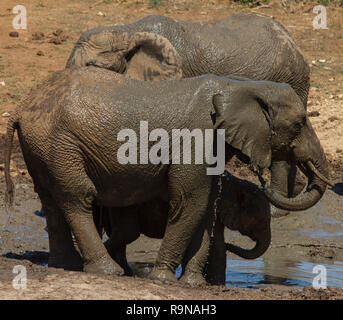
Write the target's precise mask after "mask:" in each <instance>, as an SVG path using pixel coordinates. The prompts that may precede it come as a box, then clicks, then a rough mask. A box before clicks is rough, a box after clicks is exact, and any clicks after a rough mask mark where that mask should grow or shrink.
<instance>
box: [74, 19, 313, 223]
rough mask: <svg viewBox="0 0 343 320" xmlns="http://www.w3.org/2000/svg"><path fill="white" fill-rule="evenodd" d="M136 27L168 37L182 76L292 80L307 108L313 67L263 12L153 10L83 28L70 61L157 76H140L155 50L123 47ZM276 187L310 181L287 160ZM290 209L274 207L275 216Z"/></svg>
mask: <svg viewBox="0 0 343 320" xmlns="http://www.w3.org/2000/svg"><path fill="white" fill-rule="evenodd" d="M137 32H149V33H155V34H158V35H161V36H163V37H164V38H166V39H168V40H169V41H170V43H171V45H172V46H173V47H174V48H175V49H176V51H177V52H178V53H179V55H180V57H181V61H182V73H183V77H186V78H187V77H194V76H199V75H202V74H210V73H211V74H216V75H219V76H227V75H235V76H241V77H246V78H249V79H255V80H270V81H275V82H284V83H288V84H289V85H291V87H292V88H293V89H294V90H295V92H296V93H297V94H298V95H299V97H300V98H301V101H302V102H303V104H304V106H305V109H306V106H307V98H308V92H309V86H310V69H309V66H308V64H307V62H306V60H305V58H304V56H303V54H302V52H301V50H300V49H299V47H298V46H297V45H296V43H295V41H294V39H293V37H292V35H291V33H290V32H289V31H288V30H287V29H286V27H285V26H283V25H282V24H281V23H280V22H278V21H275V20H274V19H271V18H269V17H266V16H263V15H258V14H246V13H241V14H235V15H231V16H229V17H227V18H224V19H222V20H220V21H216V22H187V21H180V20H175V19H172V18H169V17H164V16H159V15H151V16H147V17H145V18H143V19H141V20H139V21H137V22H134V23H132V24H128V25H123V26H110V27H98V28H94V29H91V30H88V31H85V32H84V33H82V35H81V36H80V38H79V40H78V42H77V44H76V45H75V47H74V49H73V51H72V53H71V55H70V57H69V60H68V63H67V66H72V65H77V66H85V65H96V66H99V67H102V68H109V69H111V70H114V71H116V72H124V73H127V74H130V75H134V77H135V78H137V79H144V80H149V79H150V80H153V79H154V80H158V79H157V78H156V77H152V72H150V73H149V75H150V76H147V73H146V72H145V73H144V77H142V76H141V75H142V72H141V71H140V70H141V69H144V68H145V69H146V68H148V69H149V68H150V66H151V65H152V64H151V63H150V62H151V61H152V60H154V61H156V59H155V58H154V57H156V55H154V54H153V53H151V50H150V53H149V54H148V55H146V54H145V53H144V51H146V50H145V49H144V46H143V47H141V49H139V50H138V51H137V52H136V49H132V46H131V47H130V48H128V49H125V50H124V49H123V48H124V47H125V48H126V41H127V39H128V38H133V37H135V34H136V33H137ZM122 37H124V40H122ZM147 56H149V59H146V57H147ZM142 57H143V58H142ZM133 60H134V61H133ZM140 60H141V63H139V64H140V65H143V68H140V69H137V70H134V68H132V67H131V66H132V65H135V64H136V61H140ZM157 60H158V59H157ZM144 63H146V64H147V67H144ZM153 64H155V63H153ZM167 65H168V64H167ZM152 69H153V68H152ZM169 78H170V77H169ZM293 174H295V176H294V178H292V177H293ZM294 179H296V181H294ZM272 187H273V188H274V189H275V190H277V191H278V192H280V193H281V194H283V195H284V196H287V197H295V196H297V195H298V193H297V192H296V190H295V189H299V192H301V191H302V189H304V187H305V181H304V179H303V178H302V176H301V175H300V174H299V171H298V172H297V168H296V167H295V165H294V164H290V163H286V162H284V161H282V162H280V163H279V164H278V166H274V167H273V169H272ZM288 213H289V212H288V211H283V210H280V209H277V210H275V208H273V210H272V215H273V216H282V215H287V214H288Z"/></svg>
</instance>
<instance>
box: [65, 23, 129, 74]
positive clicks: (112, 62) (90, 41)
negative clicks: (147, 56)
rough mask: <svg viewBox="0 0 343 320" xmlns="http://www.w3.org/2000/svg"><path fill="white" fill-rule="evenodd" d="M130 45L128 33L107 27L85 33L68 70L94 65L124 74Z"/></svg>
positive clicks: (77, 45) (68, 64)
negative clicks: (126, 55)
mask: <svg viewBox="0 0 343 320" xmlns="http://www.w3.org/2000/svg"><path fill="white" fill-rule="evenodd" d="M130 43H131V41H130V39H129V35H128V34H127V33H126V32H118V31H116V30H111V29H110V28H105V27H100V28H96V29H91V30H88V31H85V32H84V33H82V35H81V37H80V38H79V40H78V41H77V43H76V44H75V46H74V48H73V51H72V53H71V54H70V56H69V58H68V61H67V64H66V68H70V67H72V66H76V67H84V66H90V65H93V66H97V67H100V68H104V69H109V70H113V71H115V72H118V73H122V72H123V71H124V70H125V66H126V61H125V58H124V57H125V54H126V53H127V50H128V49H129V47H130Z"/></svg>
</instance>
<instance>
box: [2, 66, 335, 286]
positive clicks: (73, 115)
mask: <svg viewBox="0 0 343 320" xmlns="http://www.w3.org/2000/svg"><path fill="white" fill-rule="evenodd" d="M246 109H248V110H249V112H247V110H246ZM171 110H172V111H173V112H171ZM142 123H143V125H142ZM144 125H145V126H146V128H147V129H148V128H149V130H150V132H151V135H146V132H145V131H144V130H145V129H144V128H143V129H142V126H143V127H144ZM178 128H182V129H185V130H186V131H187V130H188V131H189V132H190V133H192V134H193V133H194V132H196V133H197V134H196V135H199V134H202V133H204V134H205V148H204V149H205V151H206V153H205V155H204V154H203V155H204V157H205V159H207V160H208V159H209V160H208V161H207V160H206V161H199V158H198V155H199V153H198V152H195V155H196V157H195V159H192V157H191V158H190V159H189V158H188V156H189V152H188V151H189V150H193V151H194V150H195V149H196V146H197V145H196V141H195V140H199V139H190V140H189V141H190V142H189V143H190V145H189V148H182V150H181V137H180V136H179V138H180V141H179V144H178V143H177V140H175V141H171V140H169V139H168V137H169V136H173V135H174V133H175V131H173V129H174V130H177V129H178ZM149 130H148V131H149ZM156 130H157V131H156ZM161 130H163V132H162V133H163V134H162V133H161ZM194 130H195V131H194ZM15 131H17V133H18V138H19V142H20V145H21V149H22V153H23V157H24V160H25V163H26V165H27V168H28V172H29V174H30V176H31V177H32V180H33V183H34V186H35V190H36V192H37V193H38V195H39V197H40V200H41V202H42V205H43V208H44V210H46V215H47V225H48V229H49V244H50V257H49V265H50V266H54V265H58V263H59V261H61V260H62V261H64V260H66V259H71V260H73V259H74V260H75V261H76V262H77V261H79V259H80V258H79V254H78V253H77V251H76V250H75V247H74V244H73V241H72V237H71V234H70V231H71V232H72V233H73V235H74V236H75V239H76V243H77V246H78V248H79V250H80V253H81V255H82V259H83V262H84V267H83V270H84V271H85V272H94V273H102V274H122V273H123V270H122V269H121V268H120V267H119V266H118V264H116V263H115V262H114V261H113V259H112V258H111V257H110V255H109V253H108V252H107V250H106V248H105V246H104V245H103V243H102V240H101V238H100V237H99V234H98V232H97V229H96V227H95V224H94V221H93V211H92V210H93V206H94V205H98V206H106V207H117V208H121V207H127V206H131V205H136V204H139V203H143V202H147V201H150V200H153V199H163V200H165V201H168V222H167V226H166V230H165V234H164V237H163V240H162V243H161V247H160V250H159V253H158V257H157V259H156V264H155V266H154V269H153V271H152V273H151V276H150V277H151V279H157V280H160V281H166V282H168V281H175V276H174V272H175V268H176V267H177V266H178V265H179V264H180V263H181V261H182V259H183V257H184V254H185V251H186V249H187V247H188V245H189V243H190V241H191V239H192V237H193V235H194V234H195V232H196V230H197V228H198V227H199V226H200V225H201V222H202V221H203V219H205V220H207V221H211V219H212V218H211V217H213V216H214V214H213V213H208V214H206V213H207V207H208V204H209V200H210V194H211V190H213V188H214V187H215V186H214V181H215V179H214V178H213V177H214V176H216V175H218V174H219V173H220V171H221V166H220V165H221V163H223V164H224V165H225V163H226V162H227V161H228V160H229V156H231V155H232V154H234V153H235V152H236V153H241V154H243V155H244V156H245V157H247V158H248V159H249V161H250V163H251V165H252V166H253V167H254V168H255V171H256V173H257V174H258V176H259V177H260V180H261V182H262V188H263V192H264V194H265V195H266V197H267V199H268V200H269V201H270V202H271V203H272V204H273V205H275V206H277V207H280V208H282V209H285V210H305V209H307V208H310V207H311V206H313V205H314V204H315V203H317V202H318V201H319V200H320V198H321V197H322V195H323V193H324V192H325V189H326V185H327V184H328V183H330V181H329V180H328V178H327V177H328V162H327V160H326V158H325V154H324V151H323V149H322V147H321V145H320V142H319V140H318V138H317V136H316V134H315V132H314V130H313V128H312V126H311V123H310V122H309V120H308V117H307V114H306V112H305V110H304V107H303V104H302V102H301V100H300V98H299V97H298V95H297V94H296V93H295V92H294V90H293V89H292V88H291V87H290V86H289V85H288V84H280V83H275V82H270V81H253V80H252V81H239V80H232V79H228V78H225V77H218V76H216V75H204V76H200V77H195V78H186V79H178V80H168V81H140V80H136V79H128V78H127V77H125V76H123V75H120V74H116V73H114V72H112V71H110V70H106V69H102V68H97V67H94V66H89V67H84V68H68V69H65V70H62V71H59V72H56V73H54V74H52V75H51V76H50V77H49V78H48V79H47V80H46V81H44V82H43V83H42V84H40V85H38V86H37V87H36V88H35V89H32V90H31V92H30V93H29V95H28V96H27V97H26V98H25V99H23V100H22V102H21V103H20V104H19V105H18V107H17V109H16V111H15V112H14V113H13V114H12V115H11V116H10V117H9V120H8V125H7V133H6V145H5V154H4V157H5V180H6V193H5V195H6V197H5V201H6V204H7V205H8V206H9V205H11V203H13V192H14V186H13V182H12V180H11V176H10V172H9V168H10V159H11V146H12V141H13V136H14V133H15ZM137 132H138V133H139V135H142V137H140V139H139V141H138V138H137V136H136V133H137ZM207 133H208V134H210V133H212V137H211V135H207V136H206V134H207ZM165 134H166V135H167V138H166V136H165ZM145 135H146V137H149V139H150V138H151V139H152V140H151V141H149V140H144V139H145V138H144V136H145ZM159 135H160V139H159ZM214 135H216V138H215V136H214ZM162 136H164V138H163V143H161V139H162ZM191 137H192V136H190V138H191ZM127 138H129V139H127ZM126 140H127V141H126ZM124 141H126V142H125V143H124ZM156 141H159V143H158V142H157V143H156V144H155V143H153V142H156ZM166 141H168V142H166ZM206 141H207V142H206ZM138 142H139V143H138ZM198 142H199V141H198ZM200 142H201V139H200ZM182 144H183V145H184V144H185V145H186V146H187V142H186V140H185V138H184V137H183V143H182ZM198 144H199V143H198ZM166 147H167V149H166ZM198 147H199V145H198ZM198 147H197V148H198ZM208 147H209V149H208ZM224 147H225V148H224ZM173 148H176V149H175V150H177V149H178V148H179V157H177V156H176V157H172V159H173V161H172V162H170V161H169V160H170V159H168V158H169V156H168V155H169V151H168V150H171V149H173ZM166 150H167V152H166ZM199 150H200V147H199ZM211 150H212V151H211ZM227 150H228V151H227ZM175 153H176V155H177V152H176V151H175ZM147 155H149V157H148V158H147ZM150 155H151V157H150ZM200 155H201V154H200ZM215 155H216V156H217V158H216V156H215ZM138 156H139V157H138ZM222 158H224V159H222ZM274 158H276V159H277V160H286V159H287V160H291V161H294V162H295V163H297V165H299V167H301V168H302V170H303V171H304V173H305V174H306V176H307V177H308V188H307V190H306V192H304V193H302V194H300V195H298V196H297V197H295V198H291V199H290V198H287V197H284V196H283V195H282V194H280V193H278V192H277V191H276V190H273V189H271V188H270V187H269V186H268V185H267V184H266V183H265V182H264V180H263V178H262V171H263V170H264V169H266V168H270V167H271V166H272V162H273V159H274ZM181 159H183V162H182V163H181ZM200 159H201V158H200ZM213 160H215V161H213ZM221 160H223V161H221ZM214 164H217V167H214ZM224 165H223V168H222V170H223V171H224ZM212 220H213V219H212ZM69 228H70V229H69ZM211 232H212V225H211V224H210V223H209V224H206V228H204V232H203V235H202V239H201V243H202V244H201V246H200V249H199V250H201V252H202V253H203V254H205V255H207V254H208V252H209V246H210V245H209V243H210V240H209V239H210V235H211ZM50 234H51V236H50ZM185 272H187V270H186V271H185ZM189 272H190V273H192V271H191V270H190V271H189Z"/></svg>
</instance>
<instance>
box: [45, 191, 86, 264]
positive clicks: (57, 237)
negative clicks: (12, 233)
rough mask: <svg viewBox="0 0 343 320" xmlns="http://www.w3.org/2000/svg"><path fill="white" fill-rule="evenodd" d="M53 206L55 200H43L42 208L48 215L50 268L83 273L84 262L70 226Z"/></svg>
mask: <svg viewBox="0 0 343 320" xmlns="http://www.w3.org/2000/svg"><path fill="white" fill-rule="evenodd" d="M52 204H53V200H52V199H51V198H48V199H47V198H46V197H45V198H43V200H42V208H43V210H44V212H45V214H46V221H47V226H48V234H49V261H48V266H49V267H54V268H63V269H65V270H74V271H81V270H82V268H83V261H82V258H81V256H80V254H79V253H78V252H77V251H76V249H75V246H74V242H73V238H72V234H71V232H70V229H69V226H68V224H67V222H66V221H65V218H64V216H63V213H62V212H61V211H60V210H59V209H58V208H57V207H55V206H53V205H52Z"/></svg>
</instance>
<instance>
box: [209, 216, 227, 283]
mask: <svg viewBox="0 0 343 320" xmlns="http://www.w3.org/2000/svg"><path fill="white" fill-rule="evenodd" d="M211 240H212V241H211V245H210V253H209V256H208V262H207V266H206V270H205V277H206V281H207V282H208V283H210V284H212V285H225V281H226V247H225V239H224V225H223V224H222V223H221V222H220V221H219V220H218V219H217V221H216V224H215V227H214V232H213V238H212V239H211Z"/></svg>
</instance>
